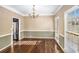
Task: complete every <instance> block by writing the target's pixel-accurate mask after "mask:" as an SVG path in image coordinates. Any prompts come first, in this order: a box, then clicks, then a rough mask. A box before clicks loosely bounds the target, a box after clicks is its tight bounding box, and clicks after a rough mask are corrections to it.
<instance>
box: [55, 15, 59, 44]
mask: <svg viewBox="0 0 79 59" xmlns="http://www.w3.org/2000/svg"><path fill="white" fill-rule="evenodd" d="M59 22H60V18H59V16H57V17H55V40H56V41H57V43H59V26H58V24H59ZM57 23H58V24H57ZM56 25H57V26H56ZM56 27H58V28H57V32H56ZM56 34H57V35H56ZM56 36H57V37H58V38H56Z"/></svg>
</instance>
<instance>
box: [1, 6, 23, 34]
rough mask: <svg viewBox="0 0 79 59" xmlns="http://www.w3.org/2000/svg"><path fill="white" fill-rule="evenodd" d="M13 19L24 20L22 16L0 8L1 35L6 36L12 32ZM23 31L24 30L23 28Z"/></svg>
mask: <svg viewBox="0 0 79 59" xmlns="http://www.w3.org/2000/svg"><path fill="white" fill-rule="evenodd" d="M13 17H17V18H20V19H21V20H23V17H22V16H20V15H18V14H16V13H14V12H11V11H9V10H7V9H5V8H3V7H1V6H0V35H5V34H8V33H10V32H11V27H12V18H13ZM21 24H22V22H21ZM21 29H23V28H22V27H21Z"/></svg>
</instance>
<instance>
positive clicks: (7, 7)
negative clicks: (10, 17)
mask: <svg viewBox="0 0 79 59" xmlns="http://www.w3.org/2000/svg"><path fill="white" fill-rule="evenodd" d="M1 6H2V7H4V8H6V9H8V10H10V11H12V12H15V13H17V14H19V15H21V16H29V15H28V14H26V15H24V14H22V13H21V12H19V11H17V10H15V9H14V8H12V7H9V6H7V5H1ZM62 7H63V5H61V6H59V7H58V8H57V9H56V11H55V12H54V14H40V15H39V16H53V15H55V14H56V13H57V12H58V11H59V10H60V9H61V8H62Z"/></svg>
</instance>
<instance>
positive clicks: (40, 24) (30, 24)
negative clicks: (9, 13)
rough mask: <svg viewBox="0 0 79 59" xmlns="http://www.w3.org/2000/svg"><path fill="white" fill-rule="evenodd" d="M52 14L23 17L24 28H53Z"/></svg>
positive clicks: (48, 29)
mask: <svg viewBox="0 0 79 59" xmlns="http://www.w3.org/2000/svg"><path fill="white" fill-rule="evenodd" d="M53 20H54V19H53V16H39V17H37V18H35V19H32V18H31V17H24V30H47V31H50V30H53V28H54V25H53Z"/></svg>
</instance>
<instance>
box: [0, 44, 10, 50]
mask: <svg viewBox="0 0 79 59" xmlns="http://www.w3.org/2000/svg"><path fill="white" fill-rule="evenodd" d="M9 46H11V44H8V45H7V46H5V47H3V48H1V49H0V51H2V50H4V49H6V48H7V47H9Z"/></svg>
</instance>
